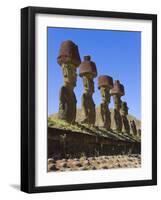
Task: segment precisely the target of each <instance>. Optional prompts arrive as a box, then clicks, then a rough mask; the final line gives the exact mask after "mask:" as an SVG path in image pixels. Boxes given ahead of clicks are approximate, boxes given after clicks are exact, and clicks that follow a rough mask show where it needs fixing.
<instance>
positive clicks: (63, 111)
mask: <svg viewBox="0 0 161 200" xmlns="http://www.w3.org/2000/svg"><path fill="white" fill-rule="evenodd" d="M57 61H58V63H59V64H60V65H61V67H62V71H63V77H64V86H62V87H61V89H60V94H59V112H58V117H59V119H62V120H65V121H67V122H69V123H74V122H75V119H76V103H77V100H76V96H75V94H74V91H73V90H74V87H75V86H76V81H77V73H76V67H78V65H79V64H80V62H81V61H80V56H79V51H78V47H77V45H75V44H74V43H73V42H72V41H70V40H67V41H65V42H63V43H62V44H61V47H60V52H59V56H58V58H57Z"/></svg>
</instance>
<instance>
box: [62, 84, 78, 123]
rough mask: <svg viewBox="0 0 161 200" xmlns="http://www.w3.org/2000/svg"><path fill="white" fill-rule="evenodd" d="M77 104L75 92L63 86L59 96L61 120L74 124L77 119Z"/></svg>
mask: <svg viewBox="0 0 161 200" xmlns="http://www.w3.org/2000/svg"><path fill="white" fill-rule="evenodd" d="M76 103H77V100H76V97H75V94H74V92H73V91H72V90H71V89H70V88H68V87H66V86H62V87H61V89H60V95H59V113H58V117H59V119H62V120H65V121H67V122H69V123H74V122H75V119H76Z"/></svg>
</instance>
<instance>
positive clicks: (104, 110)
mask: <svg viewBox="0 0 161 200" xmlns="http://www.w3.org/2000/svg"><path fill="white" fill-rule="evenodd" d="M100 112H101V118H102V122H103V127H104V128H106V129H107V130H109V129H110V127H111V112H110V110H109V108H108V106H107V104H106V103H101V104H100Z"/></svg>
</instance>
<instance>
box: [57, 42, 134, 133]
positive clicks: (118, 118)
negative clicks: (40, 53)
mask: <svg viewBox="0 0 161 200" xmlns="http://www.w3.org/2000/svg"><path fill="white" fill-rule="evenodd" d="M57 62H58V64H59V65H60V66H61V67H62V71H63V77H64V85H63V86H62V87H61V89H60V95H59V112H58V117H59V119H62V120H65V121H67V122H68V123H71V124H73V123H75V120H76V103H77V100H76V96H75V93H74V87H75V86H76V81H77V68H78V67H79V76H80V77H81V78H82V80H83V86H84V92H83V95H82V110H83V113H84V119H83V121H82V123H85V124H88V125H90V126H94V125H95V120H96V111H95V103H94V101H93V97H92V96H93V93H94V78H96V77H97V68H96V64H95V63H94V62H93V61H91V57H90V56H84V61H83V62H81V59H80V55H79V50H78V46H77V45H76V44H74V43H73V42H72V41H70V40H67V41H65V42H63V43H62V44H61V47H60V51H59V55H58V58H57ZM98 89H99V90H100V93H101V97H102V102H101V104H100V114H101V118H102V122H103V127H104V128H105V129H107V130H110V128H111V112H110V109H109V103H110V98H111V96H113V99H114V123H115V130H116V131H117V132H126V133H130V125H131V130H132V133H133V134H134V135H137V128H136V124H135V121H134V120H133V121H130V124H129V121H128V119H127V115H128V107H127V103H126V102H122V101H121V96H123V95H125V91H124V86H123V85H122V84H121V83H120V82H119V81H118V80H116V81H115V82H114V83H113V78H112V77H110V76H107V75H102V76H99V77H98Z"/></svg>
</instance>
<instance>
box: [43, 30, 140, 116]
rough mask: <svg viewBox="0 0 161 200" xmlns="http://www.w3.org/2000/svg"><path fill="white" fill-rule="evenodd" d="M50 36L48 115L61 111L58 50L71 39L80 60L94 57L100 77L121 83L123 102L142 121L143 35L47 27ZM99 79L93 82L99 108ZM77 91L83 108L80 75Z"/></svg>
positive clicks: (78, 101)
mask: <svg viewBox="0 0 161 200" xmlns="http://www.w3.org/2000/svg"><path fill="white" fill-rule="evenodd" d="M47 34H48V41H47V48H48V56H47V59H48V115H50V114H52V113H56V112H58V105H59V90H60V87H61V86H62V85H63V75H62V70H61V67H60V66H59V65H58V64H57V56H58V53H59V48H60V45H61V43H62V42H63V41H65V40H72V41H73V42H74V43H75V44H77V45H78V48H79V53H80V57H81V60H83V57H84V55H90V56H91V60H92V61H94V62H95V63H96V66H97V71H98V76H99V75H104V74H105V75H109V76H112V77H113V80H120V82H121V83H122V84H123V85H124V87H125V96H123V97H122V100H123V101H126V102H127V104H128V107H129V113H130V114H132V115H134V116H135V117H137V118H138V119H140V118H141V105H140V104H141V32H127V31H112V30H96V29H73V28H54V27H48V30H47ZM78 72H79V70H78ZM97 78H98V77H96V78H95V79H94V82H95V93H94V95H93V99H94V101H95V104H96V106H98V105H99V104H100V102H101V96H100V91H99V90H98V84H97ZM74 91H75V94H76V97H77V107H81V95H82V93H83V83H82V79H81V78H80V77H79V75H78V77H77V86H76V87H75V89H74ZM111 107H113V99H112V98H111V103H110V108H111Z"/></svg>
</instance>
